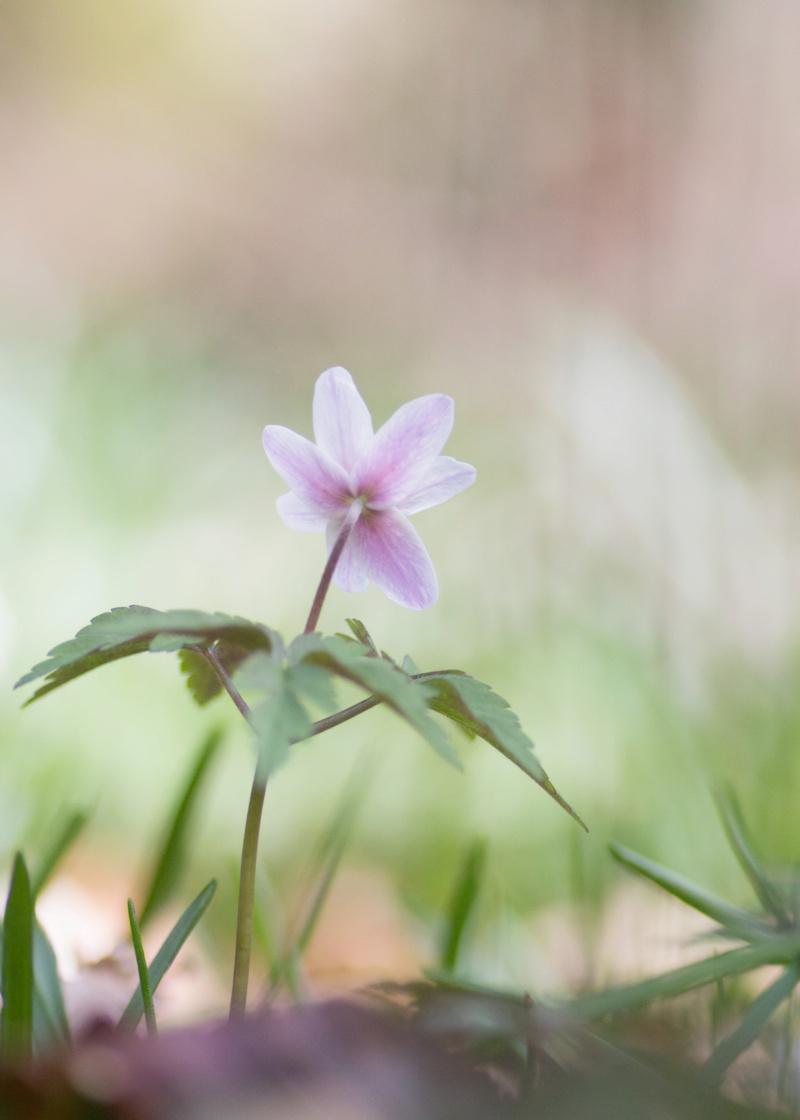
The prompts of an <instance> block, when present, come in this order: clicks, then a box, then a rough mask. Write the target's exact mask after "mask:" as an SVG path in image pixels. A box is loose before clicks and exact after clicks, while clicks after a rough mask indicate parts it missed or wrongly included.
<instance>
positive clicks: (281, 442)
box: [263, 424, 349, 516]
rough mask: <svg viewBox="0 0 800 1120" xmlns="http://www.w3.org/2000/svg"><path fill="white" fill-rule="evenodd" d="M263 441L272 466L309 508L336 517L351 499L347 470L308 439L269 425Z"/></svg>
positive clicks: (276, 425) (280, 427)
mask: <svg viewBox="0 0 800 1120" xmlns="http://www.w3.org/2000/svg"><path fill="white" fill-rule="evenodd" d="M263 441H264V450H265V451H266V453H267V456H268V458H269V461H270V463H272V465H273V467H274V468H275V470H276V471H277V472H278V474H279V475H280V476H281V478H282V479H283V481H284V482H285V483H286V485H287V486H289V487H290V488H291V489H292V490H293V491H294V492H295V493H296V494H297V496H298V497H299V498H301V499H302V500H303V501H304V502H305V503H306V504H307V505H309V506H312V507H313V508H315V509H317V510H318V511H319V512H320V513H327V514H328V516H334V515H335V514H336V513H337V512H338V511H340V510H341V509H342V507H343V505H344V504H345V503H346V502H347V501H348V500H349V485H348V479H347V475H346V473H345V471H344V470H343V469H342V467H340V466H339V464H338V463H336V462H334V461H333V460H332V459H331V458H330V456H328V455H326V454H325V452H324V451H322V450H321V449H320V448H319V447H317V446H316V444H313V443H312V442H311V441H310V440H308V439H306V438H305V436H301V435H298V434H297V432H293V431H292V430H291V428H284V427H283V426H282V425H280V424H268V425H267V427H266V428H265V429H264V435H263Z"/></svg>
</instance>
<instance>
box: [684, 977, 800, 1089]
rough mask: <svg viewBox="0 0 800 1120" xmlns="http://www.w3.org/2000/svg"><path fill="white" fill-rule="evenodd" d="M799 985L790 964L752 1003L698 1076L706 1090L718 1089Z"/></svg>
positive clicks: (799, 979) (798, 978)
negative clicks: (740, 1057) (741, 1055)
mask: <svg viewBox="0 0 800 1120" xmlns="http://www.w3.org/2000/svg"><path fill="white" fill-rule="evenodd" d="M798 983H800V961H792V963H791V964H790V965H789V967H788V968H787V969H786V970H785V971H784V972H782V973H781V975H780V976H779V977H778V979H777V980H776V981H775V983H774V984H771V985H770V986H769V987H768V988H767V989H765V991H763V992H762V993H761V995H760V996H759V997H758V998H757V999H755V1000H754V1001H753V1003H752V1004H751V1006H750V1008H749V1010H748V1012H747V1014H746V1015H745V1017H744V1019H743V1020H742V1021H741V1023H740V1024H739V1026H738V1027H737V1028H736V1030H735V1031H733V1033H732V1034H729V1035H728V1037H727V1038H723V1040H722V1042H720V1043H719V1045H718V1046H717V1047H716V1048H715V1049H714V1052H713V1053H712V1055H711V1057H710V1058H709V1059H708V1061H707V1062H706V1063H705V1065H704V1066H703V1068H702V1069H701V1070H700V1073H699V1074H698V1078H697V1079H698V1081H699V1082H700V1083H701V1084H703V1085H705V1086H707V1087H708V1088H709V1089H717V1088H719V1086H720V1085H721V1084H722V1080H723V1078H724V1077H725V1074H726V1073H727V1072H728V1070H729V1068H730V1067H731V1066H732V1065H733V1063H734V1062H735V1061H736V1059H737V1058H738V1057H739V1055H740V1054H743V1053H744V1052H745V1050H747V1049H748V1048H749V1047H750V1046H752V1045H753V1043H754V1042H755V1040H756V1039H757V1038H758V1036H759V1035H760V1034H761V1032H762V1031H763V1029H764V1027H765V1026H766V1025H767V1022H768V1021H769V1019H770V1018H771V1016H772V1015H773V1014H774V1012H775V1011H777V1009H778V1008H779V1007H780V1005H781V1004H782V1003H783V1001H784V1000H785V999H788V998H789V996H790V995H791V994H792V992H793V991H794V989H795V988H796V987H797V984H798Z"/></svg>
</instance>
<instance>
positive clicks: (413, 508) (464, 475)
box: [396, 455, 476, 516]
mask: <svg viewBox="0 0 800 1120" xmlns="http://www.w3.org/2000/svg"><path fill="white" fill-rule="evenodd" d="M475 473H476V472H475V468H474V467H472V466H470V464H469V463H459V462H458V460H457V459H452V458H451V457H450V456H449V455H440V456H439V457H438V458H437V459H434V460H433V462H432V463H431V464H430V466H429V467H428V469H427V470H426V472H425V474H424V475H423V476H422V477H421V478H419V479H418V480H417V481H416V483H415V484H414V485H413V486H412V488H411V490H410V491H409V492H408V493H407V494H403V495H402V496H401V497H399V498H398V499H397V500H396V508H397V509H399V510H400V511H401V513H405V514H407V515H409V516H410V515H411V514H412V513H419V512H420V511H421V510H423V509H430V508H431V506H438V505H441V503H442V502H446V501H447V500H448V499H449V498H454V497H455V496H456V494H460V493H461V491H462V490H466V489H467V487H468V486H471V485H472V484H473V482H474V481H475Z"/></svg>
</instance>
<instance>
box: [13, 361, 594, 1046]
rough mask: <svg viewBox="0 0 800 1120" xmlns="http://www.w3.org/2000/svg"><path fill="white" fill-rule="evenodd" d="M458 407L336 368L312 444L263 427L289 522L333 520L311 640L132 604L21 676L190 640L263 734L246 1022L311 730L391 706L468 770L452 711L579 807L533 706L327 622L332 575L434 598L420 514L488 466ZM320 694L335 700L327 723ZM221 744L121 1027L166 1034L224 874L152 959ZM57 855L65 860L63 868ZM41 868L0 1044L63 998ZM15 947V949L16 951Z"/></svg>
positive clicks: (18, 904)
mask: <svg viewBox="0 0 800 1120" xmlns="http://www.w3.org/2000/svg"><path fill="white" fill-rule="evenodd" d="M453 416H454V405H453V401H452V400H451V398H450V397H447V396H445V395H443V394H432V395H429V396H424V397H420V398H418V399H417V400H413V401H410V402H409V403H408V404H405V405H403V406H402V407H401V408H399V409H398V410H397V411H396V412H395V413H394V415H393V416H391V417H390V418H389V420H387V421H386V423H384V424H383V425H382V426H381V427H380V428H378V430H377V431H375V430H374V429H373V424H372V418H371V416H370V413H369V410H368V408H367V406H366V404H365V402H364V401H363V399H362V398H361V396H360V394H359V392H358V390H357V388H356V386H355V383H354V382H353V379H352V377H351V376H350V374H349V373H348V372H347V371H346V370H344V369H341V368H338V367H337V368H334V369H330V370H327V371H326V372H325V373H323V374H322V375H321V376H320V378H319V379H318V381H317V384H316V388H315V391H314V402H313V428H314V436H315V442H314V443H312V442H311V441H310V440H308V439H306V438H305V437H303V436H301V435H299V434H297V433H296V432H293V431H290V430H289V429H288V428H284V427H281V426H279V425H269V426H267V428H265V430H264V435H263V440H264V447H265V450H266V452H267V455H268V457H269V459H270V462H271V463H272V465H273V467H274V468H275V470H276V471H277V472H278V474H279V475H280V476H281V478H283V480H284V481H285V482H286V484H287V485H288V487H289V491H288V493H286V494H284V495H282V496H281V497H280V498H279V499H278V502H277V508H278V512H279V514H280V516H281V517H282V518H283V520H284V522H285V523H286V524H287V525H288V526H289V527H290V528H294V529H299V530H302V531H324V532H325V534H326V539H327V549H328V559H327V563H326V564H325V567H324V570H323V573H322V577H321V580H320V582H319V585H318V587H317V589H316V592H315V594H314V595H313V597H312V603H311V608H310V612H309V615H308V619H307V622H306V624H305V627H304V629H303V632H302V633H301V634H300V635H299V636H298V637H296V638H294V639H293V640H291V641H289V642H285V641H284V639H283V638H282V637H281V635H280V634H278V633H277V632H276V631H275V630H273V629H271V628H270V627H269V626H265V625H263V624H261V623H257V622H251V621H249V620H247V619H244V618H239V617H232V616H229V615H225V614H219V613H205V612H202V611H199V610H187V609H180V610H168V611H161V610H155V609H153V608H151V607H143V606H129V607H117V608H114V609H112V610H111V611H109V612H108V613H106V614H101V615H98V616H97V617H96V618H94V619H92V621H91V622H90V623H89V625H88V626H86V627H85V628H84V629H82V630H81V631H80V632H79V633H78V634H77V636H76V637H75V638H73V639H71V640H69V641H67V642H64V643H63V644H61V645H58V646H56V647H55V648H54V649H53V650H51V652H50V654H49V655H48V657H47V658H46V659H45V660H44V661H42V662H40V663H39V664H38V665H35V666H34V667H33V668H32V669H31V671H30V672H29V673H27V674H26V675H25V676H24V677H23V678H22V679H21V680H20V681H19V682H18V686H24V685H27V684H30V683H32V682H34V681H39V682H41V683H40V684H39V686H38V688H37V690H36V691H35V692H34V694H33V696H32V697H31V698H30V699H29V700H28V701H27V703H31V702H33V701H34V700H38V699H40V698H41V697H43V696H45V695H47V694H48V693H50V692H52V691H53V690H54V689H56V688H59V687H61V686H62V685H64V684H67V683H68V682H69V681H72V680H74V679H75V678H76V677H79V676H82V675H83V674H85V673H87V672H89V671H90V670H93V669H97V668H99V667H100V666H102V665H106V664H108V663H110V662H112V661H118V660H120V659H122V658H125V657H130V656H132V655H133V654H138V653H176V654H177V655H178V658H179V661H180V666H181V669H182V671H183V673H184V674H185V678H186V683H187V685H188V688H189V692H190V693H191V695H192V697H193V698H194V700H195V701H196V702H197V703H198V704H200V705H205V704H207V703H209V701H211V700H212V699H214V698H215V697H216V696H218V695H220V694H221V693H223V692H225V693H227V695H228V696H229V697H230V699H231V700H232V702H233V703H234V704H235V706H236V708H237V709H238V710H239V712H240V713H241V715H242V716H243V717H244V719H245V720H246V721H247V723H248V725H249V727H250V729H251V730H252V733H253V742H254V748H255V750H254V753H255V775H254V779H253V785H252V789H251V794H250V801H249V805H248V810H247V815H246V820H245V824H244V838H243V844H242V855H241V868H240V879H239V900H238V913H237V922H236V941H235V951H234V966H233V984H232V991H231V1005H230V1014H231V1017H233V1018H237V1017H241V1016H242V1015H243V1014H244V1012H245V1008H246V1004H247V987H248V976H249V971H250V955H251V943H252V936H253V932H252V931H253V918H254V907H255V905H256V877H257V864H256V857H257V852H258V837H259V829H260V822H261V815H262V809H263V805H264V800H265V796H266V791H267V784H268V781H269V779H270V777H271V776H272V775H273V774H274V773H275V771H276V770H277V769H278V768H279V767H280V766H282V765H284V764H285V763H286V762H287V761H288V760H289V759H290V757H291V752H292V747H293V746H294V745H295V744H296V743H298V742H301V741H303V740H306V739H310V738H313V737H315V736H317V735H320V734H322V733H324V732H325V731H327V730H329V729H330V728H333V727H336V726H338V725H340V724H343V723H345V722H348V721H350V720H352V719H354V718H356V717H357V716H359V715H361V714H362V713H364V712H366V711H368V710H369V709H371V708H373V707H375V706H376V705H378V704H385V705H387V706H388V707H389V708H391V709H392V710H393V711H394V712H396V713H397V715H398V716H400V717H401V718H402V719H403V720H405V721H406V723H407V724H409V725H410V726H411V727H412V728H413V729H414V730H415V731H416V732H417V733H418V734H419V735H421V736H422V738H423V739H424V740H425V741H426V742H427V743H428V744H429V745H430V746H431V747H432V748H433V749H434V750H435V751H436V752H437V753H438V754H439V755H440V756H441V757H442V758H443V759H444V760H445V761H446V762H447V763H449V764H450V765H452V766H454V767H455V768H457V769H458V768H460V767H461V763H460V760H459V756H458V754H457V752H456V750H455V749H454V747H453V745H452V743H451V741H450V738H449V736H448V733H447V731H446V729H445V724H444V723H443V722H441V721H440V720H439V719H438V718H437V717H440V716H443V717H445V722H449V723H450V724H454V725H455V726H456V727H457V728H459V729H460V730H461V731H462V732H464V733H465V734H466V735H467V736H468V737H470V738H475V737H476V736H477V737H479V738H481V739H483V740H485V741H486V742H487V743H488V744H489V745H490V746H492V747H493V748H494V749H496V750H497V751H499V752H500V753H501V754H503V755H505V756H506V757H507V758H508V759H509V760H510V761H511V762H513V763H515V764H516V765H517V766H518V767H519V768H520V769H521V770H522V771H523V772H524V773H525V774H527V775H528V776H529V777H530V778H532V779H533V780H534V781H535V782H537V783H538V784H539V785H540V786H541V787H542V788H543V789H544V790H545V791H546V792H547V793H548V794H549V795H550V796H551V797H552V798H554V799H555V800H556V801H557V802H558V803H559V804H560V805H561V806H562V807H563V808H564V809H565V810H566V811H567V812H569V813H570V814H571V815H572V816H573V817H575V813H574V812H573V810H572V809H571V808H570V807H569V805H568V804H567V803H566V802H565V801H564V800H563V798H562V797H561V796H560V794H559V793H558V792H557V791H556V790H555V788H554V787H553V785H552V783H551V782H550V780H549V778H548V777H547V774H546V773H545V771H544V769H543V768H542V766H541V765H540V763H539V761H538V760H537V758H536V756H535V754H534V752H533V746H532V743H531V741H530V739H529V738H528V736H527V735H526V734H525V733H524V732H523V730H522V728H521V727H520V724H519V721H518V719H517V717H516V716H515V715H514V713H513V712H512V711H511V709H510V708H509V706H508V704H507V703H506V701H505V700H503V699H502V698H501V697H500V696H498V695H497V693H495V692H493V691H492V689H491V688H490V687H489V686H488V685H486V684H484V683H482V682H480V681H477V680H475V679H474V678H473V677H471V676H469V675H468V674H466V673H465V672H463V671H462V670H460V669H454V668H447V669H439V670H433V671H426V672H419V671H418V670H417V668H416V666H415V665H414V663H413V661H412V660H411V659H410V657H408V656H406V657H403V658H401V659H399V660H397V659H395V658H393V657H391V656H389V655H388V654H386V653H384V652H383V651H381V650H379V648H378V646H377V645H376V643H375V642H374V641H373V639H372V637H371V636H370V634H369V631H368V630H367V628H366V627H365V626H364V624H363V623H362V622H360V621H358V620H357V619H348V620H347V626H348V628H349V630H350V634H349V635H343V634H334V635H328V636H326V635H323V634H322V633H321V632H319V630H318V623H319V619H320V615H321V612H322V608H323V604H324V602H325V597H326V594H327V591H328V588H329V587H330V584H331V581H333V582H335V583H336V584H337V585H338V586H339V587H341V588H342V589H344V590H345V591H350V592H354V593H358V592H360V591H363V590H364V589H365V588H366V587H367V586H368V584H369V583H374V584H375V585H376V586H377V587H378V588H380V590H382V591H383V592H384V593H385V594H386V595H388V596H389V598H391V599H393V600H394V601H395V602H397V603H399V604H401V605H402V606H404V607H407V608H408V609H411V610H421V609H425V608H427V607H430V606H432V605H433V604H434V603H435V602H436V599H437V597H438V584H437V579H436V573H435V570H434V567H433V564H432V562H431V559H430V557H429V555H428V553H427V550H426V549H425V546H424V544H423V543H422V540H421V539H420V537H419V535H418V534H417V532H416V530H415V529H414V527H413V526H412V524H411V522H410V521H409V517H410V516H412V515H413V514H415V513H417V512H419V511H421V510H424V509H428V508H430V507H432V506H435V505H438V504H440V503H441V502H444V501H446V500H448V499H449V498H451V497H454V496H455V495H457V494H459V493H460V492H461V491H462V490H464V489H466V488H467V487H468V486H470V485H472V483H473V482H474V480H475V469H474V468H473V467H471V466H470V465H469V464H466V463H460V462H458V461H456V460H455V459H452V458H450V457H449V456H446V455H442V454H441V452H442V450H443V448H444V445H445V443H446V441H447V439H448V437H449V435H450V432H451V429H452V426H453ZM339 679H343V680H346V681H349V682H351V683H353V684H355V685H356V686H358V687H359V688H360V689H362V690H363V692H364V693H365V696H364V698H363V699H362V700H360V701H359V702H357V703H355V704H352V705H350V706H349V707H346V708H344V709H337V706H336V691H335V683H336V681H337V680H339ZM245 696H247V699H245ZM309 703H313V704H314V705H316V706H321V707H322V708H323V710H327V711H328V713H329V714H327V715H325V716H323V718H321V719H317V720H314V719H312V716H311V714H310V712H309ZM217 745H218V737H216V738H215V737H214V736H212V737H211V738H210V739H209V742H208V743H207V744H206V746H205V747H204V749H203V752H201V756H200V759H199V760H198V764H197V769H196V771H195V773H194V774H193V775H192V776H191V778H190V781H189V785H188V786H187V791H186V794H185V796H184V798H183V799H182V800H181V801H180V803H179V805H178V807H177V808H176V813H175V817H174V823H173V827H172V830H171V832H170V834H169V836H168V837H167V840H166V843H165V848H164V851H163V853H162V858H161V860H160V862H159V863H158V865H157V867H156V869H155V870H154V873H153V876H152V880H151V885H150V889H149V890H148V892H147V894H146V896H145V897H144V898H143V899H142V900H140V906H139V914H140V915H141V920H140V918H139V916H137V909H136V907H135V905H134V903H133V900H130V901H129V907H128V912H129V918H130V926H131V938H132V942H133V944H134V948H135V950H136V960H137V967H138V971H139V976H140V984H139V987H138V988H137V990H136V992H135V993H134V995H133V997H132V999H131V1003H130V1005H129V1007H128V1009H127V1010H126V1012H125V1015H124V1016H123V1024H122V1025H123V1026H128V1027H132V1026H135V1025H136V1023H138V1021H139V1020H140V1018H141V1016H142V1014H144V1015H145V1018H146V1022H147V1027H148V1031H149V1032H150V1033H151V1034H155V1031H156V1023H155V1014H154V1011H153V1000H152V995H153V992H154V991H155V989H156V987H157V986H158V983H159V982H160V980H161V978H162V977H163V975H164V972H165V971H166V969H167V968H168V967H169V964H170V963H171V961H172V959H174V956H175V954H176V953H177V951H178V950H179V949H180V946H181V945H182V944H183V941H184V940H185V938H186V937H187V936H188V934H189V933H190V932H191V929H192V928H193V927H194V925H195V924H196V922H197V921H198V920H199V918H200V917H201V915H202V913H203V912H204V910H205V908H206V907H207V906H208V904H209V903H210V901H211V897H212V895H213V892H214V884H213V882H212V883H210V884H209V885H208V886H207V887H206V888H205V890H204V891H203V892H201V894H200V895H199V896H198V898H197V899H195V900H194V902H193V903H192V904H191V906H190V907H189V908H188V909H187V911H185V913H184V914H183V915H182V917H181V918H180V919H179V921H178V923H177V924H176V926H175V928H174V929H173V931H172V933H171V934H170V935H169V936H168V938H167V939H166V941H165V943H164V946H162V949H161V950H160V951H159V953H158V954H156V956H155V958H154V959H153V960H152V961H151V962H150V963H149V964H148V962H147V961H146V960H145V956H144V951H143V949H142V943H141V934H140V925H144V924H145V923H146V922H147V921H148V920H149V918H150V917H151V915H152V913H153V912H154V911H155V910H156V909H157V908H158V907H159V906H161V905H162V904H163V902H164V900H165V899H166V898H167V897H168V895H169V893H170V892H171V889H172V886H173V885H174V878H175V855H176V853H177V852H178V850H179V848H180V843H181V841H182V840H183V839H184V838H185V821H186V816H187V814H188V812H189V808H190V803H191V798H192V795H193V791H194V790H195V788H196V786H197V783H198V782H199V781H200V780H201V778H202V776H203V774H204V772H205V769H206V768H207V765H208V761H209V759H210V757H211V754H212V753H213V751H214V750H216V748H217ZM577 819H578V818H577V817H576V820H577ZM73 831H74V829H73ZM68 839H69V838H68ZM65 843H66V841H65ZM63 846H65V845H62V850H63ZM54 863H55V860H51V861H50V865H49V870H52V866H53V865H54ZM48 873H49V871H48ZM42 881H43V880H42V877H41V875H40V876H39V877H38V880H36V881H35V882H34V883H33V885H32V883H31V880H30V877H29V874H28V871H27V868H26V866H25V862H24V860H23V858H22V856H21V855H20V856H18V857H17V861H16V863H15V868H14V874H13V878H12V885H11V891H10V895H9V902H8V906H7V912H6V939H5V946H4V956H3V984H4V992H5V996H6V1000H5V1007H4V1013H3V1033H2V1037H1V1038H0V1042H2V1049H3V1051H4V1052H5V1053H6V1054H9V1055H11V1054H17V1055H22V1056H25V1055H28V1054H29V1053H30V1050H31V1037H32V1031H33V1023H34V1019H35V1015H36V1011H35V1008H36V1006H37V1005H41V1006H47V1005H48V1000H47V998H45V993H46V992H48V991H49V992H50V993H51V995H52V991H53V983H54V981H53V976H54V966H53V961H52V959H51V958H52V953H51V952H50V954H49V955H48V954H47V953H46V952H44V950H41V949H40V950H39V951H38V953H37V944H40V943H42V939H44V942H43V943H44V944H45V945H46V938H44V934H43V933H42V931H41V929H40V927H39V926H38V924H37V923H36V919H35V897H36V893H37V891H38V890H39V889H40V887H41V882H42ZM48 948H49V946H48ZM451 956H452V953H451ZM7 961H8V962H12V963H8V965H7ZM56 987H57V977H56ZM54 998H55V997H54ZM50 1002H51V1004H52V1000H51V1001H50ZM54 1008H55V1010H54ZM40 1009H41V1008H40ZM62 1011H63V1007H62V1006H61V1005H59V1004H58V1000H56V1003H55V1004H53V1005H52V1006H50V1013H51V1017H53V1015H55V1017H56V1018H57V1019H58V1020H59V1022H61V1020H62V1019H63V1014H62ZM65 1029H67V1028H66V1027H65ZM62 1033H63V1032H62Z"/></svg>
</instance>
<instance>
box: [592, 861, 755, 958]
mask: <svg viewBox="0 0 800 1120" xmlns="http://www.w3.org/2000/svg"><path fill="white" fill-rule="evenodd" d="M608 850H609V851H610V852H611V855H612V856H613V857H614V859H615V860H617V861H618V862H619V863H621V864H622V865H623V866H624V867H627V868H629V870H631V871H635V872H636V874H638V875H642V876H644V878H645V879H649V880H650V882H651V883H655V884H656V886H659V887H661V888H663V890H665V891H668V892H669V893H670V894H671V895H674V896H675V898H679V899H680V900H681V902H685V903H686V904H687V905H688V906H691V907H693V908H694V909H695V910H699V911H700V913H701V914H705V915H706V917H708V918H711V920H712V921H714V922H719V924H720V925H721V926H724V927H725V929H726V930H727V931H728V932H729V933H733V934H735V935H737V936H739V937H741V938H742V939H743V940H745V941H750V940H752V939H753V938H757V937H758V936H759V934H762V935H763V934H764V933H765V932H767V928H768V927H765V925H764V923H763V922H761V921H759V920H758V919H757V918H756V917H755V916H754V915H753V914H750V913H748V912H747V910H743V909H742V908H741V907H739V906H732V905H731V904H730V903H728V902H725V901H724V900H723V899H721V898H717V896H716V895H714V894H712V893H711V892H710V891H707V890H704V888H703V887H698V886H697V885H696V884H695V883H692V882H691V881H690V880H689V879H685V878H684V877H683V876H682V875H678V874H677V873H676V872H674V871H670V870H669V868H667V867H662V866H661V864H659V863H654V862H653V861H652V860H649V859H647V858H646V857H645V856H640V855H639V854H638V852H632V851H631V850H630V848H625V847H623V845H622V844H616V843H614V844H609V846H608Z"/></svg>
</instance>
